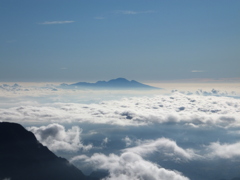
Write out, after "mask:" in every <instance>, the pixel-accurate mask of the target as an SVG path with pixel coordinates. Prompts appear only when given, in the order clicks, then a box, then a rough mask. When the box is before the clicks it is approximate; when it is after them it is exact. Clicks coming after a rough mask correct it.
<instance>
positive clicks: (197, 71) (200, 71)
mask: <svg viewBox="0 0 240 180" xmlns="http://www.w3.org/2000/svg"><path fill="white" fill-rule="evenodd" d="M191 72H192V73H202V72H204V70H192V71H191Z"/></svg>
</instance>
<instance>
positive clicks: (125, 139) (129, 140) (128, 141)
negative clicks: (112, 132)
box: [122, 136, 133, 147]
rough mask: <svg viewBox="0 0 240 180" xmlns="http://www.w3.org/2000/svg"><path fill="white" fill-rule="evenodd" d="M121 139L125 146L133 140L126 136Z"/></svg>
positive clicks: (129, 144)
mask: <svg viewBox="0 0 240 180" xmlns="http://www.w3.org/2000/svg"><path fill="white" fill-rule="evenodd" d="M122 141H124V142H125V143H126V147H128V146H131V145H132V143H133V141H132V140H131V139H130V138H129V137H128V136H126V137H125V138H124V139H122Z"/></svg>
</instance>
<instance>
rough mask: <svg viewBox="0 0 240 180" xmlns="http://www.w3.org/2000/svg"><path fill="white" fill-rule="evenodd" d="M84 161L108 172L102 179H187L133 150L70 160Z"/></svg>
mask: <svg viewBox="0 0 240 180" xmlns="http://www.w3.org/2000/svg"><path fill="white" fill-rule="evenodd" d="M79 160H80V161H84V162H85V163H89V164H91V165H92V166H93V168H94V169H103V170H107V171H108V172H109V176H108V177H106V178H104V179H103V180H122V179H131V180H150V179H151V180H158V179H161V180H169V179H171V180H188V178H187V177H185V176H183V175H182V174H181V173H179V172H177V171H172V170H168V169H165V168H162V167H160V166H159V165H157V164H155V163H152V162H150V161H147V160H144V159H143V158H142V157H141V156H140V155H138V154H136V153H133V152H124V153H122V154H120V155H115V154H110V155H109V156H106V155H104V154H99V153H96V154H94V155H92V156H91V157H87V156H78V157H74V158H73V159H72V160H71V162H72V163H74V162H75V161H79Z"/></svg>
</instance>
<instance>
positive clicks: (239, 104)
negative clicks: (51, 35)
mask: <svg viewBox="0 0 240 180" xmlns="http://www.w3.org/2000/svg"><path fill="white" fill-rule="evenodd" d="M0 100H1V101H0V121H8V122H17V123H20V124H22V125H24V126H25V127H26V128H27V129H28V130H29V131H32V132H33V133H34V134H35V136H36V137H37V139H38V140H39V141H40V142H41V143H42V144H43V145H45V146H47V147H48V148H49V149H50V150H52V151H53V152H55V153H57V154H58V155H61V156H64V157H66V158H67V159H69V161H71V162H72V163H73V164H75V165H76V166H77V167H79V168H80V169H81V170H83V171H84V172H85V173H91V172H92V171H99V170H100V171H106V172H108V174H109V175H108V176H107V177H106V178H104V179H106V180H110V179H114V180H116V179H131V180H155V179H156V180H157V179H163V180H165V179H166V180H167V179H173V180H187V179H196V180H198V179H199V180H200V179H206V180H207V179H209V180H210V179H216V180H220V179H222V178H226V179H231V178H233V177H240V173H239V168H238V167H239V163H240V151H239V149H240V99H239V97H238V95H237V94H234V93H233V92H225V91H221V90H215V89H211V90H210V91H205V90H197V91H194V92H190V91H185V92H182V91H178V90H173V91H172V92H169V93H161V92H159V91H150V92H145V91H141V92H139V91H112V92H111V91H87V90H76V89H73V90H70V89H67V90H66V89H65V90H63V89H60V88H58V87H57V86H53V85H47V86H44V87H24V86H20V85H18V84H15V85H7V84H5V85H1V86H0Z"/></svg>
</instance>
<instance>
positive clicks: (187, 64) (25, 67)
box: [0, 0, 240, 82]
mask: <svg viewBox="0 0 240 180" xmlns="http://www.w3.org/2000/svg"><path fill="white" fill-rule="evenodd" d="M0 27H1V28H0V81H96V80H108V79H112V78H116V77H125V78H128V79H135V80H140V81H145V82H146V81H160V80H174V79H192V78H212V79H218V78H227V79H228V78H230V79H231V78H237V77H240V70H239V67H240V51H239V49H240V1H238V0H231V1H227V0H224V1H223V0H218V1H216V0H212V1H209V0H201V1H200V0H196V1H190V0H189V1H188V0H183V1H175V0H171V1H162V0H114V1H113V0H87V1H83V0H71V1H66V0H41V1H39V0H21V1H17V0H1V1H0Z"/></svg>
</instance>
